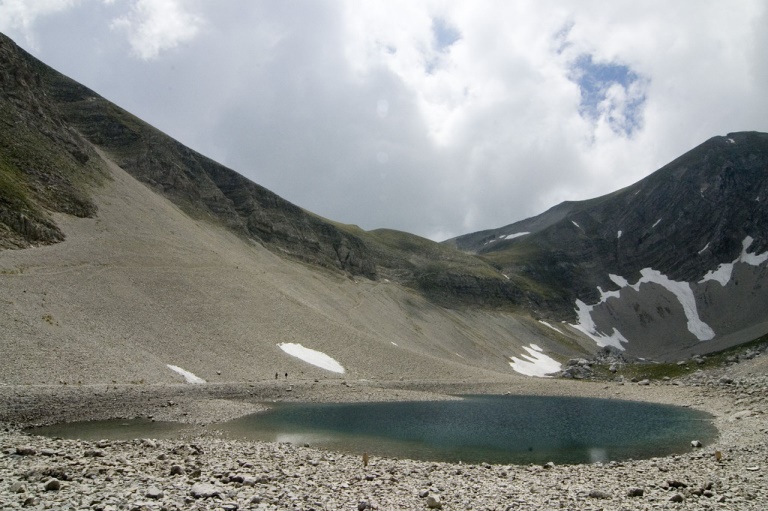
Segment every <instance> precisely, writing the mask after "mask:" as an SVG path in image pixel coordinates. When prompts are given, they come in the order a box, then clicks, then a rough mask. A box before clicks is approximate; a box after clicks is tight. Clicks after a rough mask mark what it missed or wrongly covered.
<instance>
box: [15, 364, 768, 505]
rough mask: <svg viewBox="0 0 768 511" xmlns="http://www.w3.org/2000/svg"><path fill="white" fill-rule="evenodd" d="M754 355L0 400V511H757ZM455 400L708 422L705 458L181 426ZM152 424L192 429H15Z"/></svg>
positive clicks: (761, 396) (37, 391) (767, 476)
mask: <svg viewBox="0 0 768 511" xmlns="http://www.w3.org/2000/svg"><path fill="white" fill-rule="evenodd" d="M766 359H768V357H767V356H762V357H759V359H756V360H753V361H750V362H748V363H744V364H736V365H733V366H730V367H724V368H722V369H718V370H713V371H708V372H699V373H695V374H693V375H691V376H688V377H686V378H683V379H680V380H677V381H669V382H651V384H650V385H638V384H635V383H629V382H626V383H624V384H619V383H616V382H608V383H606V382H601V383H586V382H568V381H562V380H559V381H558V380H548V381H544V380H536V379H532V380H531V381H530V383H528V384H524V385H520V384H515V385H510V383H509V382H474V383H472V382H470V383H461V384H459V383H453V384H448V383H445V382H346V381H345V382H341V381H337V382H314V381H304V382H299V381H297V382H282V381H281V382H278V383H275V382H262V383H254V384H250V385H205V386H152V387H148V388H142V386H138V385H137V386H109V387H95V386H94V387H87V386H82V387H69V388H67V387H64V386H61V387H28V386H27V387H10V386H6V387H0V414H1V416H2V417H3V418H4V419H5V420H6V421H7V422H5V424H4V425H3V427H2V428H0V450H1V451H2V453H1V454H0V508H2V509H62V510H64V509H72V510H81V509H82V510H85V509H91V510H115V511H117V510H124V509H125V510H134V509H135V510H143V509H147V510H162V509H168V510H172V509H229V510H233V509H274V510H278V509H301V510H310V509H315V510H321V509H328V510H334V509H349V510H355V509H382V510H384V509H429V508H430V507H432V508H439V507H442V508H443V509H462V510H464V509H478V510H486V509H487V510H517V509H521V510H522V509H531V510H533V509H573V510H576V509H585V510H586V509H591V510H598V509H605V510H609V509H627V510H630V509H632V510H634V509H723V510H726V509H731V510H761V511H762V510H764V509H766V507H767V506H768V443H767V439H768V415H766V413H767V412H768V406H766V402H767V401H768V400H767V399H766V398H768V377H767V376H766V371H765V367H766V362H768V360H766ZM464 392H489V393H505V392H510V393H537V394H565V395H587V396H601V397H617V398H624V399H639V400H646V401H657V402H664V403H673V404H680V405H685V406H692V407H695V408H699V409H703V410H706V411H709V412H710V413H712V414H713V415H714V417H715V424H716V426H717V427H718V429H719V431H720V437H719V439H718V440H717V441H716V442H715V443H714V444H712V445H704V446H703V447H701V448H691V451H690V453H688V454H685V455H676V456H669V457H664V458H655V459H650V460H637V461H628V462H618V463H617V462H611V463H606V464H600V463H597V464H591V465H571V466H569V465H549V466H534V465H528V466H514V465H512V466H507V465H484V464H481V465H462V464H451V463H432V462H421V461H411V460H399V459H383V458H377V457H374V456H372V457H370V459H369V460H368V463H367V466H366V465H365V464H364V460H363V458H362V456H359V455H348V454H341V453H335V452H329V451H323V450H318V449H314V448H312V447H308V446H300V445H292V444H285V443H282V444H276V443H260V442H241V441H230V440H223V439H221V438H220V437H217V436H216V435H213V434H210V433H206V432H205V428H203V427H199V426H195V425H196V424H197V425H199V424H206V423H210V422H216V421H219V420H227V419H230V418H232V417H236V416H239V415H242V414H245V413H250V412H252V411H255V410H259V409H261V408H263V406H264V405H263V404H262V403H264V402H269V401H273V400H301V401H320V400H324V401H353V400H376V399H436V398H450V397H451V396H450V395H451V394H454V393H464ZM118 416H121V417H135V416H153V417H154V418H158V419H176V420H181V421H185V422H188V423H190V424H191V426H190V427H191V429H190V430H189V432H188V433H187V434H186V435H185V436H183V437H182V438H179V439H175V440H149V439H143V440H133V441H100V442H85V441H76V440H61V439H49V438H44V437H37V436H29V435H26V434H24V433H22V432H20V430H19V429H18V426H22V425H29V424H32V423H47V422H55V421H59V420H64V419H83V418H105V417H118Z"/></svg>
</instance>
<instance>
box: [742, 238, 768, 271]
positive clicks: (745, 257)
mask: <svg viewBox="0 0 768 511" xmlns="http://www.w3.org/2000/svg"><path fill="white" fill-rule="evenodd" d="M753 241H755V240H754V239H752V236H747V237H746V238H744V241H742V242H741V256H740V257H739V262H742V263H747V264H751V265H752V266H759V265H761V264H763V263H764V262H765V261H768V252H763V253H762V254H759V255H758V254H748V253H747V249H748V248H749V246H750V245H752V242H753Z"/></svg>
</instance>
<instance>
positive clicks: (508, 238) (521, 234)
mask: <svg viewBox="0 0 768 511" xmlns="http://www.w3.org/2000/svg"><path fill="white" fill-rule="evenodd" d="M526 234H531V233H530V232H516V233H514V234H504V235H503V236H499V238H500V239H502V240H513V239H515V238H519V237H520V236H525V235H526Z"/></svg>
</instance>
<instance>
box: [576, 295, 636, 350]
mask: <svg viewBox="0 0 768 511" xmlns="http://www.w3.org/2000/svg"><path fill="white" fill-rule="evenodd" d="M600 303H602V302H598V303H597V304H595V305H599V304H600ZM595 305H587V304H586V303H584V302H582V301H581V300H576V314H577V316H578V317H579V322H578V323H577V324H575V325H571V326H572V327H573V328H575V329H577V330H581V331H582V332H584V334H586V335H587V337H589V338H590V339H592V340H593V341H595V344H597V345H598V346H600V347H601V348H604V347H606V346H613V347H614V348H618V349H620V350H622V351H624V346H622V343H627V342H629V341H628V340H627V339H626V337H624V336H623V335H621V332H619V331H618V330H617V329H616V328H614V329H613V332H611V334H610V335H606V334H604V333H603V332H600V331H598V330H597V326H596V325H595V322H594V321H593V320H592V309H594V308H595Z"/></svg>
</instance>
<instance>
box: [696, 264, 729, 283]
mask: <svg viewBox="0 0 768 511" xmlns="http://www.w3.org/2000/svg"><path fill="white" fill-rule="evenodd" d="M732 274H733V263H722V264H721V265H719V266H718V267H717V269H715V270H709V271H708V272H707V274H706V275H704V278H702V279H701V280H700V281H699V284H703V283H705V282H706V281H708V280H715V281H717V282H719V283H720V285H721V286H723V287H725V285H726V284H727V283H728V282H729V281H730V280H731V275H732Z"/></svg>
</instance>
